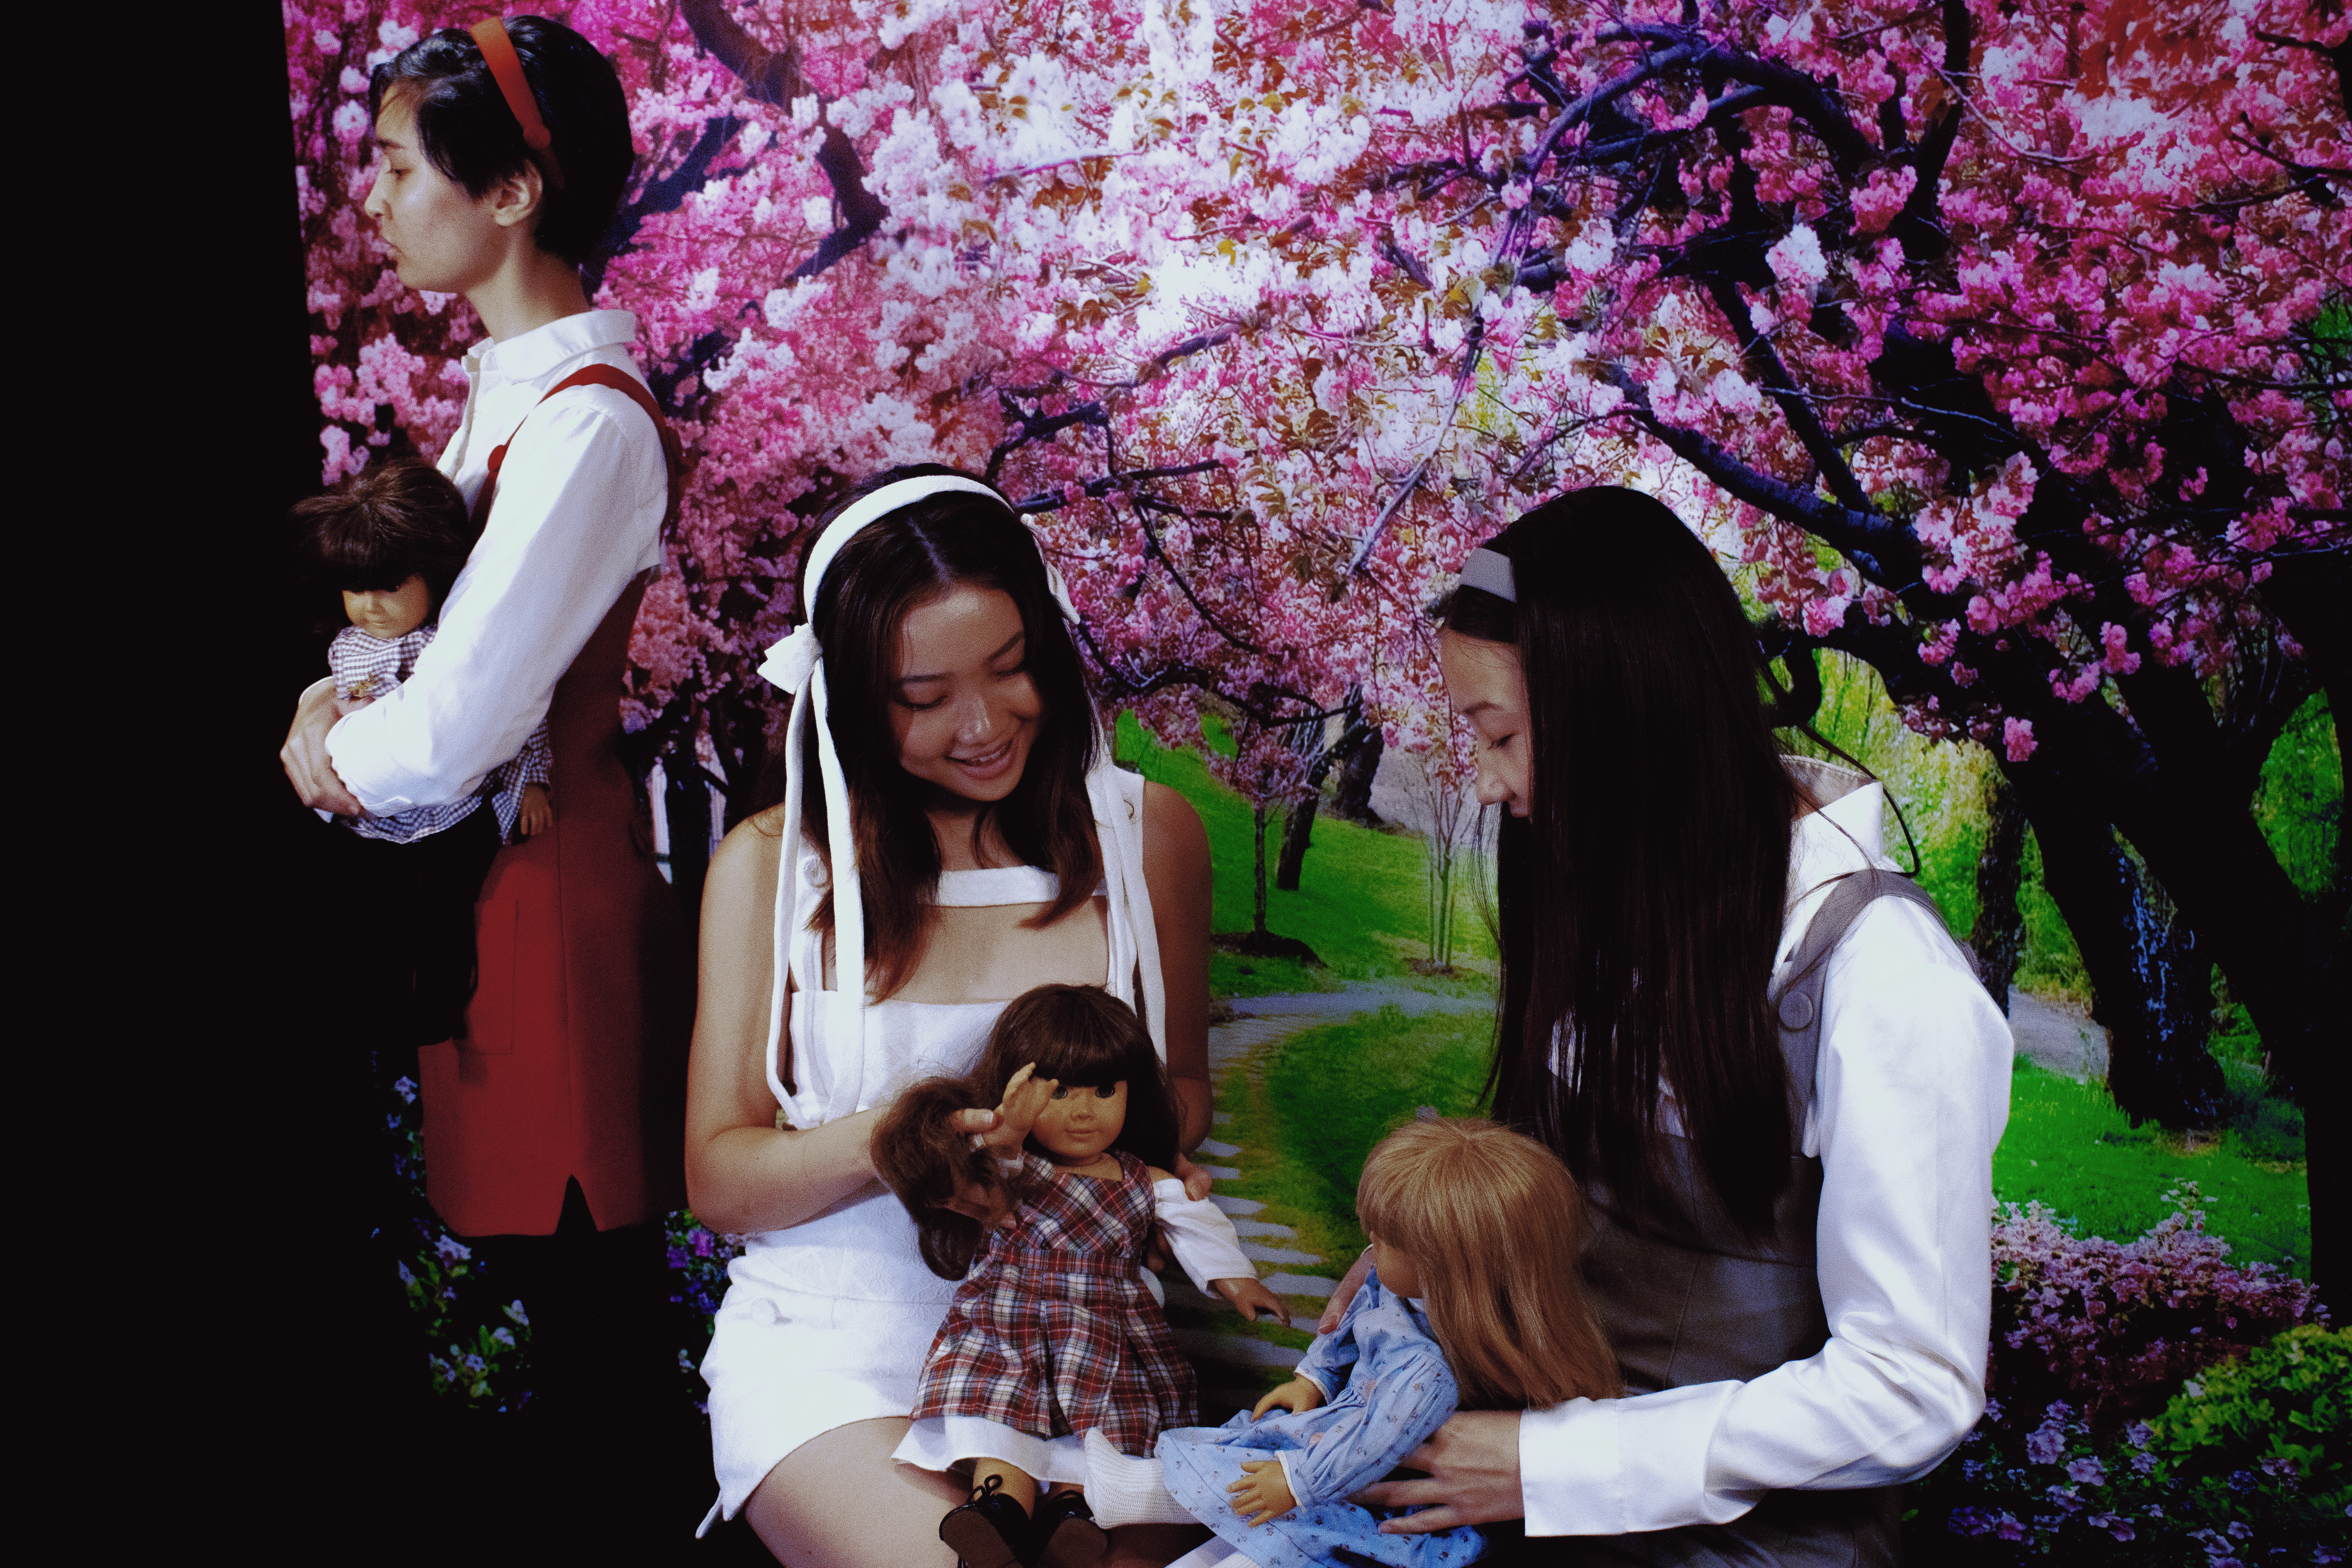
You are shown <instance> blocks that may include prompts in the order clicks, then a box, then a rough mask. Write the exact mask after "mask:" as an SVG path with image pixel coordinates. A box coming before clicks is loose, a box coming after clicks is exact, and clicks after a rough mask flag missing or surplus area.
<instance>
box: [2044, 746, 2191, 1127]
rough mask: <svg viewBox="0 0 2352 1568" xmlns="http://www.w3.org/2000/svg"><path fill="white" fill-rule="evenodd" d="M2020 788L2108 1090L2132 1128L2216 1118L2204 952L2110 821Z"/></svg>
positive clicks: (2178, 1125) (2177, 911)
mask: <svg viewBox="0 0 2352 1568" xmlns="http://www.w3.org/2000/svg"><path fill="white" fill-rule="evenodd" d="M2012 783H2016V781H2014V780H2012ZM2017 793H2018V795H2020V796H2021V799H2022V801H2023V803H2024V805H2025V807H2026V811H2027V813H2028V815H2030V816H2032V819H2033V830H2034V837H2035V838H2036V839H2037V841H2038V842H2039V843H2040V844H2041V847H2042V881H2043V884H2044V885H2045V886H2046V887H2048V889H2050V896H2051V897H2052V898H2053V899H2055V900H2057V902H2058V907H2059V908H2060V910H2063V912H2064V913H2065V916H2066V924H2067V927H2068V929H2069V930H2071V931H2073V932H2074V944H2075V946H2076V947H2078V948H2080V949H2081V950H2082V953H2083V967H2084V970H2085V971H2087V972H2088V973H2089V974H2090V977H2091V992H2092V997H2093V1000H2092V1005H2091V1016H2093V1017H2094V1018H2095V1019H2097V1020H2098V1022H2099V1023H2101V1024H2103V1025H2105V1027H2106V1030H2107V1089H2108V1092H2109V1093H2111V1094H2113V1095H2114V1096H2115V1098H2116V1105H2118V1106H2120V1107H2121V1108H2122V1109H2123V1110H2124V1111H2125V1113H2126V1114H2127V1115H2128V1116H2130V1118H2131V1119H2132V1121H2133V1123H2134V1124H2135V1125H2137V1124H2138V1123H2139V1122H2142V1121H2157V1122H2160V1123H2162V1124H2163V1125H2164V1126H2166V1127H2170V1128H2174V1129H2176V1130H2187V1129H2189V1128H2205V1127H2211V1126H2213V1125H2214V1124H2215V1123H2216V1122H2217V1121H2220V1120H2221V1108H2222V1104H2223V1102H2224V1086H2223V1083H2222V1079H2221V1064H2220V1063H2218V1062H2216V1061H2215V1060H2214V1059H2213V1058H2212V1055H2211V1053H2210V1052H2209V1051H2207V1049H2206V1048H2205V1042H2206V1037H2207V1036H2208V1034H2209V1033H2210V1030H2211V1027H2212V1000H2211V997H2210V994H2209V992H2208V987H2207V981H2206V977H2207V975H2208V973H2210V967H2211V963H2212V959H2211V957H2210V954H2208V953H2206V952H2203V951H2202V950H2201V949H2200V943H2199V942H2198V940H2197V935H2196V932H2195V931H2193V930H2192V929H2191V927H2190V926H2189V922H2188V921H2186V920H2185V919H2183V918H2181V916H2180V913H2179V910H2177V909H2175V908H2174V907H2173V906H2172V902H2171V900H2168V899H2167V898H2165V897H2164V896H2163V894H2162V892H2161V891H2160V890H2158V889H2156V888H2155V887H2153V886H2152V884H2151V882H2150V879H2148V877H2147V873H2146V871H2145V870H2144V869H2143V868H2141V867H2139V866H2137V865H2136V864H2135V863H2134V858H2133V857H2132V856H2130V855H2129V854H2127V853H2126V851H2125V849H2124V847H2123V846H2122V845H2121V844H2120V843H2118V842H2117V841H2116V835H2115V829H2114V827H2113V826H2112V825H2111V824H2109V823H2108V822H2107V821H2106V820H2105V818H2103V817H2101V816H2098V815H2096V814H2095V813H2087V812H2082V811H2079V810H2070V809H2069V808H2068V806H2067V805H2063V804H2061V803H2058V802H2054V801H2047V800H2044V799H2042V797H2041V795H2040V793H2039V792H2036V791H2033V790H2031V789H2028V788H2026V787H2024V786H2022V785H2020V787H2019V788H2018V792H2017Z"/></svg>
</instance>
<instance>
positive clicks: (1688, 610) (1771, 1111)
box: [1444, 486, 1799, 1235]
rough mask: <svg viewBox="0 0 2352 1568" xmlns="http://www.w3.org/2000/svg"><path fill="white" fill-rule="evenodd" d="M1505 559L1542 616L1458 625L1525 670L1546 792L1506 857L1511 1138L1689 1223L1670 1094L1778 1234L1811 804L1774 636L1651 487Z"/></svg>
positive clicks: (1576, 501)
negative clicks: (1794, 933)
mask: <svg viewBox="0 0 2352 1568" xmlns="http://www.w3.org/2000/svg"><path fill="white" fill-rule="evenodd" d="M1486 548H1487V549H1489V550H1492V551H1494V552H1496V553H1497V554H1500V555H1504V556H1507V557H1508V558H1509V560H1510V562H1511V566H1512V574H1513V578H1514V587H1515V591H1516V593H1517V603H1516V604H1513V603H1511V602H1509V601H1507V600H1504V599H1502V598H1499V597H1497V596H1496V595H1492V594H1488V593H1485V592H1483V591H1481V590H1479V589H1475V588H1466V587H1465V588H1460V589H1457V590H1455V592H1454V595H1453V596H1452V597H1451V598H1450V599H1449V600H1448V602H1447V604H1446V605H1445V607H1444V626H1445V629H1446V630H1447V631H1448V632H1451V633H1453V634H1454V635H1457V636H1460V637H1473V638H1476V639H1478V640H1480V641H1485V642H1492V643H1500V644H1502V645H1503V646H1505V647H1508V648H1510V649H1511V650H1512V651H1514V652H1515V653H1517V656H1518V658H1519V663H1520V666H1521V668H1522V669H1523V670H1524V671H1525V673H1526V677H1527V688H1528V728H1529V731H1530V732H1529V734H1528V745H1529V747H1530V764H1529V765H1530V766H1531V768H1532V770H1533V778H1532V784H1531V793H1532V800H1531V802H1530V813H1529V815H1528V816H1527V817H1525V818H1520V817H1515V816H1509V815H1506V816H1504V818H1503V821H1502V826H1501V834H1500V840H1499V845H1498V853H1497V856H1496V915H1497V920H1498V924H1499V927H1500V931H1499V935H1500V938H1501V941H1500V946H1501V949H1502V966H1503V1005H1502V1014H1501V1017H1500V1020H1499V1024H1498V1027H1497V1032H1496V1052H1495V1065H1494V1068H1493V1071H1492V1074H1491V1075H1490V1077H1489V1079H1488V1082H1487V1091H1488V1093H1489V1094H1490V1096H1491V1097H1492V1100H1493V1104H1494V1110H1495V1115H1496V1120H1498V1121H1504V1122H1506V1123H1507V1124H1509V1125H1512V1126H1516V1127H1517V1128H1519V1129H1521V1130H1522V1131H1527V1132H1528V1133H1530V1134H1531V1135H1533V1136H1535V1137H1537V1138H1538V1139H1540V1140H1542V1141H1543V1142H1546V1143H1548V1144H1549V1145H1550V1146H1551V1147H1552V1148H1553V1149H1555V1150H1557V1151H1559V1154H1560V1156H1561V1157H1562V1158H1563V1159H1565V1160H1566V1161H1567V1162H1568V1164H1569V1167H1570V1169H1571V1170H1573V1171H1574V1172H1575V1173H1577V1175H1578V1176H1579V1177H1580V1178H1581V1179H1583V1180H1585V1181H1587V1182H1591V1181H1592V1180H1594V1179H1595V1178H1599V1179H1601V1180H1603V1181H1605V1182H1606V1184H1608V1186H1609V1188H1610V1189H1612V1192H1613V1193H1614V1194H1615V1195H1616V1197H1617V1199H1618V1201H1619V1202H1618V1206H1620V1207H1622V1208H1624V1209H1626V1210H1629V1211H1630V1212H1631V1213H1632V1214H1633V1215H1635V1216H1649V1217H1655V1218H1659V1219H1666V1218H1670V1217H1673V1216H1675V1215H1677V1214H1678V1213H1679V1212H1680V1209H1681V1206H1682V1205H1681V1204H1680V1203H1679V1201H1678V1200H1677V1199H1675V1197H1674V1196H1673V1195H1672V1194H1671V1192H1670V1191H1669V1189H1668V1188H1667V1187H1666V1185H1665V1184H1664V1166H1663V1164H1662V1156H1663V1154H1664V1142H1663V1140H1662V1138H1661V1136H1660V1129H1659V1119H1658V1110H1659V1103H1660V1086H1661V1082H1662V1080H1663V1082H1664V1084H1665V1085H1667V1086H1670V1087H1671V1089H1672V1090H1673V1093H1674V1097H1675V1104H1676V1107H1677V1108H1678V1110H1679V1113H1680V1116H1681V1121H1682V1125H1683V1131H1684V1132H1685V1134H1686V1135H1687V1136H1689V1137H1690V1138H1691V1139H1693V1140H1694V1141H1695V1143H1696V1152H1697V1155H1698V1162H1699V1164H1700V1167H1701V1168H1702V1169H1703V1170H1704V1172H1705V1173H1706V1180H1707V1183H1708V1184H1709V1185H1710V1186H1712V1187H1713V1189H1714V1194H1715V1196H1716V1197H1717V1199H1719V1200H1720V1201H1721V1204H1722V1207H1723V1209H1724V1211H1725V1212H1726V1213H1727V1215H1729V1217H1730V1218H1731V1219H1732V1221H1733V1222H1734V1223H1735V1224H1736V1225H1738V1226H1739V1227H1740V1228H1741V1229H1742V1230H1744V1231H1746V1232H1748V1234H1750V1235H1759V1234H1761V1233H1762V1232H1764V1231H1766V1230H1768V1229H1769V1227H1770V1225H1771V1220H1772V1207H1773V1200H1774V1199H1775V1198H1776V1197H1777V1196H1778V1195H1779V1194H1780V1192H1781V1190H1782V1189H1783V1188H1784V1187H1785V1186H1786V1185H1787V1184H1788V1180H1789V1173H1790V1167H1789V1150H1790V1129H1789V1128H1788V1127H1787V1126H1786V1125H1785V1122H1786V1121H1787V1115H1786V1111H1785V1110H1784V1109H1783V1108H1784V1107H1785V1105H1786V1103H1787V1101H1786V1098H1785V1092H1786V1091H1785V1087H1784V1086H1785V1084H1786V1081H1787V1070H1786V1068H1784V1066H1783V1065H1782V1062H1781V1058H1780V1036H1779V1030H1778V1027H1777V1026H1776V1024H1775V1022H1774V1020H1773V1017H1772V1016H1771V1013H1770V1010H1769V1006H1768V1005H1767V1003H1766V1000H1765V987H1766V984H1768V982H1769V979H1770V975H1771V969H1772V958H1773V954H1774V952H1775V950H1776V949H1777V947H1778V945H1779V941H1780V919H1781V912H1782V906H1783V901H1784V900H1785V898H1786V894H1787V887H1788V878H1789V838H1790V825H1791V822H1792V820H1793V818H1794V817H1795V816H1796V812H1797V806H1798V800H1799V796H1798V793H1797V788H1796V785H1795V784H1794V783H1793V782H1792V781H1791V780H1790V776H1789V774H1788V773H1787V772H1786V771H1785V770H1784V768H1783V767H1782V765H1781V758H1780V749H1779V747H1778V746H1777V745H1776V744H1775V743H1774V741H1773V738H1772V732H1771V730H1770V728H1769V723H1768V720H1767V716H1766V711H1765V708H1764V704H1763V700H1762V692H1761V687H1760V684H1759V674H1760V667H1759V654H1758V649H1757V645H1756V639H1755V636H1754V634H1753V632H1752V630H1751V629H1750V627H1749V626H1748V620H1747V617H1746V616H1744V615H1743V614H1742V613H1741V611H1740V607H1739V597H1738V595H1737V594H1736V593H1735V592H1734V591H1733V590H1732V586H1731V584H1730V583H1729V582H1728V581H1727V579H1726V578H1725V577H1724V574H1723V573H1722V571H1721V570H1720V569H1719V568H1718V567H1717V565H1716V563H1715V558H1714V556H1713V555H1712V554H1710V553H1709V552H1708V551H1707V549H1706V546H1705V545H1704V544H1702V543H1701V542H1699V541H1698V539H1697V538H1696V536H1695V535H1693V534H1692V532H1691V531H1690V530H1689V529H1687V528H1685V526H1684V525H1683V523H1682V521H1681V520H1680V519H1679V518H1677V517H1675V514H1674V513H1673V512H1672V511H1671V510H1668V509H1667V508H1666V507H1665V506H1664V505H1663V504H1661V503H1660V502H1659V501H1657V500H1654V499H1652V498H1651V497H1649V496H1645V495H1643V494H1641V493H1640V492H1639V491H1635V490H1629V489H1617V488H1614V487H1610V486H1596V487H1594V488H1592V489H1582V490H1574V491H1570V493H1568V494H1566V495H1561V496H1558V497H1555V498H1554V499H1552V500H1549V501H1547V502H1545V503H1544V504H1543V505H1542V506H1539V507H1538V508H1536V509H1535V510H1533V511H1530V512H1528V514H1527V515H1525V516H1524V517H1521V518H1520V519H1519V520H1518V521H1516V522H1514V523H1512V524H1511V525H1510V526H1509V527H1508V528H1507V529H1505V530H1504V531H1502V532H1501V533H1499V534H1497V535H1496V536H1495V537H1494V538H1493V539H1491V540H1489V541H1487V542H1486ZM1555 1042H1558V1044H1557V1046H1556V1045H1555ZM1555 1064H1557V1070H1556V1068H1555Z"/></svg>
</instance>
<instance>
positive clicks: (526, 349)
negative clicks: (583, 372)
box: [466, 310, 637, 381]
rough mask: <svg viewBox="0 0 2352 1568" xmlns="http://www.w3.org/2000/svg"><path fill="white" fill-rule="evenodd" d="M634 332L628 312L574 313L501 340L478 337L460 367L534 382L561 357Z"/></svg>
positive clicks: (629, 338) (625, 339) (628, 338)
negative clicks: (464, 362) (464, 363)
mask: <svg viewBox="0 0 2352 1568" xmlns="http://www.w3.org/2000/svg"><path fill="white" fill-rule="evenodd" d="M636 336H637V316H636V312H635V311H634V310H583V311H581V312H580V313H579V314H578V315H576V316H559V317H557V318H556V319H555V320H554V321H550V322H548V323H547V324H546V325H545V326H542V327H533V328H532V329H531V330H530V331H527V332H521V333H518V334H517V335H516V336H514V337H511V338H508V339H506V340H505V341H503V342H500V341H499V340H497V339H492V338H484V339H483V340H482V341H481V342H478V343H476V344H475V345H474V346H473V347H471V348H469V349H467V351H466V370H467V374H473V375H482V374H488V375H492V376H496V377H497V378H498V379H499V380H501V381H537V380H538V379H539V378H540V377H541V376H543V375H545V374H548V373H549V372H551V371H552V370H554V369H555V368H556V367H557V366H558V365H560V364H562V363H564V362H565V361H566V360H573V359H578V358H579V357H580V356H581V355H582V354H584V353H589V352H591V351H592V350H595V349H602V348H610V347H612V346H613V345H614V344H616V343H617V344H623V345H625V344H628V343H631V342H635V341H636Z"/></svg>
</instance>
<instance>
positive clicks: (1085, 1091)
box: [1029, 1079, 1127, 1165]
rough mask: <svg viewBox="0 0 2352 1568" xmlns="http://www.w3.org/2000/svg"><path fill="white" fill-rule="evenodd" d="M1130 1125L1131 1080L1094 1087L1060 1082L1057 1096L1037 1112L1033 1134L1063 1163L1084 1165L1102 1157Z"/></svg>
mask: <svg viewBox="0 0 2352 1568" xmlns="http://www.w3.org/2000/svg"><path fill="white" fill-rule="evenodd" d="M1126 1125H1127V1080H1126V1079H1120V1080H1119V1081H1118V1082H1117V1083H1113V1084H1103V1085H1099V1086H1097V1087H1094V1088H1086V1087H1076V1088H1074V1087H1072V1086H1071V1085H1069V1084H1066V1083H1065V1084H1057V1085H1055V1089H1054V1098H1053V1099H1052V1100H1047V1101H1046V1102H1045V1110H1041V1111H1039V1112H1038V1113H1037V1123H1036V1125H1035V1126H1034V1127H1032V1128H1031V1129H1030V1130H1029V1136H1031V1137H1032V1138H1034V1139H1035V1140H1036V1141H1037V1142H1038V1143H1039V1145H1040V1146H1041V1147H1043V1148H1045V1149H1046V1150H1047V1151H1049V1152H1051V1153H1052V1154H1053V1155H1054V1157H1055V1161H1056V1162H1057V1163H1062V1164H1066V1165H1082V1164H1085V1163H1087V1161H1090V1160H1093V1159H1096V1158H1098V1157H1099V1156H1100V1155H1101V1154H1102V1152H1103V1151H1104V1150H1106V1149H1108V1148H1109V1147H1110V1146H1111V1144H1112V1143H1113V1142H1116V1141H1117V1139H1118V1135H1119V1131H1120V1130H1121V1129H1123V1128H1124V1127H1126Z"/></svg>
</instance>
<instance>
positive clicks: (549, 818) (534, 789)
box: [515, 784, 555, 838]
mask: <svg viewBox="0 0 2352 1568" xmlns="http://www.w3.org/2000/svg"><path fill="white" fill-rule="evenodd" d="M552 826H555V807H554V806H553V805H551V804H550V803H549V801H548V798H547V786H546V785H544V784H525V785H523V786H522V810H521V811H520V812H519V813H517V814H516V816H515V831H516V832H517V833H520V834H521V835H522V836H523V837H525V838H536V837H539V836H540V835H541V834H542V833H544V832H546V831H547V830H548V829H549V828H551V827H552Z"/></svg>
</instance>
